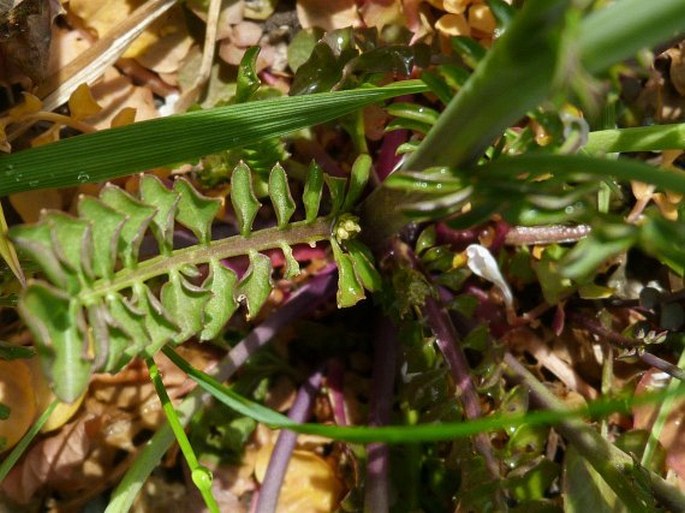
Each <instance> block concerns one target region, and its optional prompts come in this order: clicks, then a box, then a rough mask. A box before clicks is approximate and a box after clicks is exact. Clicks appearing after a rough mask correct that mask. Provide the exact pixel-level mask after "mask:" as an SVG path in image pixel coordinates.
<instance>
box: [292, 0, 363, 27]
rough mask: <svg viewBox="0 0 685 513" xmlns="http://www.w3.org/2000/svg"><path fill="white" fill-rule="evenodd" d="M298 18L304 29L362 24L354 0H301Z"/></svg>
mask: <svg viewBox="0 0 685 513" xmlns="http://www.w3.org/2000/svg"><path fill="white" fill-rule="evenodd" d="M297 18H298V20H299V21H300V25H302V28H304V29H308V28H312V27H319V28H321V29H323V30H325V31H330V30H335V29H338V28H343V27H349V26H353V27H358V26H360V25H361V20H360V19H359V16H358V15H357V5H356V3H355V1H354V0H300V1H299V2H297Z"/></svg>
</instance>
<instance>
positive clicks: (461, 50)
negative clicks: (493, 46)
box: [450, 36, 486, 68]
mask: <svg viewBox="0 0 685 513" xmlns="http://www.w3.org/2000/svg"><path fill="white" fill-rule="evenodd" d="M450 42H451V43H452V49H453V50H454V51H455V52H456V53H457V54H458V55H460V56H461V58H462V59H463V60H464V62H465V63H466V65H467V66H469V67H470V68H475V67H476V66H478V63H479V62H480V61H482V60H483V59H484V58H485V53H486V50H485V48H483V47H482V46H481V45H480V44H479V43H478V42H477V41H476V40H475V39H473V38H470V37H466V36H456V37H453V38H450Z"/></svg>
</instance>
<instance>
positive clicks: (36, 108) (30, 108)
mask: <svg viewBox="0 0 685 513" xmlns="http://www.w3.org/2000/svg"><path fill="white" fill-rule="evenodd" d="M21 94H22V95H24V101H23V102H22V103H20V104H19V105H16V106H14V107H12V108H11V109H10V110H9V113H8V114H9V117H10V118H11V119H12V121H21V120H22V119H24V118H25V117H26V116H28V115H30V114H35V113H36V112H40V110H41V109H42V108H43V102H42V101H40V98H38V97H37V96H34V95H32V94H31V93H27V92H26V91H23V92H22V93H21Z"/></svg>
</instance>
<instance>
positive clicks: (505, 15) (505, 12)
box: [485, 0, 516, 29]
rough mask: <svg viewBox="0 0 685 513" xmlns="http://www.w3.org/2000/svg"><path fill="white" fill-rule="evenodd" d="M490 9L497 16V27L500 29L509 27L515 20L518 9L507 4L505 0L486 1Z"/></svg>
mask: <svg viewBox="0 0 685 513" xmlns="http://www.w3.org/2000/svg"><path fill="white" fill-rule="evenodd" d="M485 2H486V3H487V4H488V7H490V11H492V14H493V15H494V16H495V19H496V20H497V27H498V28H499V29H505V28H506V27H507V25H509V23H510V22H511V20H512V19H514V16H515V15H516V9H514V8H513V7H512V6H511V5H509V4H508V3H506V2H505V1H504V0H485Z"/></svg>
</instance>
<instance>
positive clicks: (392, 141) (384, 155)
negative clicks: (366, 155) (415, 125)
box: [375, 130, 409, 182]
mask: <svg viewBox="0 0 685 513" xmlns="http://www.w3.org/2000/svg"><path fill="white" fill-rule="evenodd" d="M407 139H409V131H408V130H393V131H392V132H388V133H387V134H385V136H383V142H382V143H381V147H380V150H378V158H377V159H376V166H375V167H376V176H377V177H378V180H379V181H381V182H382V181H383V180H385V179H386V178H387V177H388V175H389V174H390V173H392V171H393V170H394V169H395V166H396V165H397V164H398V162H399V161H400V160H401V158H402V157H401V156H399V155H397V148H399V147H400V145H401V144H403V143H405V142H407Z"/></svg>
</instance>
